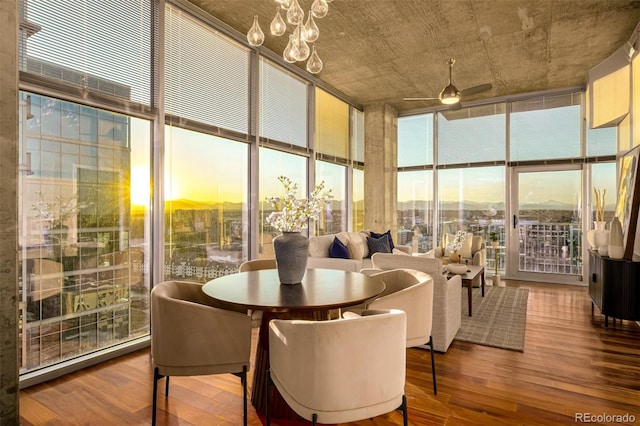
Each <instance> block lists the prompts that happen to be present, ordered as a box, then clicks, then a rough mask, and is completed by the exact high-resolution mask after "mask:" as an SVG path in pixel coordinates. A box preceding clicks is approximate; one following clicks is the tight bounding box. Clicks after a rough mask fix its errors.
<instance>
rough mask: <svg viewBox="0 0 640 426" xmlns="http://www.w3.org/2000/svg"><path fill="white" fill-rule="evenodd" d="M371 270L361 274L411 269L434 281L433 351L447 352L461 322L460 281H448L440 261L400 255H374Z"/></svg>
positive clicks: (457, 278) (450, 279)
mask: <svg viewBox="0 0 640 426" xmlns="http://www.w3.org/2000/svg"><path fill="white" fill-rule="evenodd" d="M371 261H372V268H369V269H363V270H362V272H363V273H367V274H372V273H375V272H377V271H384V270H389V269H414V270H417V271H421V272H424V273H426V274H429V275H431V277H432V278H433V326H432V329H431V336H432V337H433V348H434V350H436V351H438V352H446V351H447V349H449V345H451V342H452V341H453V338H454V337H455V336H456V333H457V332H458V329H459V328H460V324H461V322H462V307H461V305H462V278H461V277H460V275H456V276H454V277H452V278H449V279H447V276H446V275H445V274H444V273H443V270H442V262H440V260H439V259H434V258H431V257H427V256H426V255H420V256H404V255H400V254H395V255H394V254H384V253H375V254H374V255H373V256H372V257H371Z"/></svg>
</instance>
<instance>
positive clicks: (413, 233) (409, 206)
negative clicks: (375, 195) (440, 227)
mask: <svg viewBox="0 0 640 426" xmlns="http://www.w3.org/2000/svg"><path fill="white" fill-rule="evenodd" d="M397 185H398V186H397V188H398V235H397V239H396V241H398V243H399V244H411V245H412V247H413V251H414V252H417V253H425V252H427V251H429V250H430V249H431V248H432V247H433V226H434V219H435V218H434V208H433V200H434V198H433V194H434V190H433V114H421V115H416V116H408V117H400V118H398V183H397Z"/></svg>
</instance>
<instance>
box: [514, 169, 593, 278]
mask: <svg viewBox="0 0 640 426" xmlns="http://www.w3.org/2000/svg"><path fill="white" fill-rule="evenodd" d="M512 182H513V186H512V188H513V194H512V200H513V205H512V215H511V223H510V228H511V232H510V243H511V247H512V250H510V261H509V265H510V272H511V274H510V275H512V276H513V277H516V278H533V277H535V276H536V275H538V277H539V276H540V275H539V274H547V275H548V276H547V277H546V278H542V277H540V278H539V279H540V280H541V281H546V280H548V279H554V280H556V281H567V280H572V279H574V278H575V279H579V278H580V277H581V276H582V210H581V209H582V204H583V203H582V169H581V167H580V166H576V167H571V168H568V167H566V166H564V167H562V168H548V167H531V168H516V169H514V173H513V181H512ZM551 276H553V278H552V277H551Z"/></svg>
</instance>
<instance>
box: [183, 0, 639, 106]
mask: <svg viewBox="0 0 640 426" xmlns="http://www.w3.org/2000/svg"><path fill="white" fill-rule="evenodd" d="M298 1H299V2H300V5H301V6H302V8H303V9H305V10H306V12H305V13H308V10H309V8H310V6H311V3H312V0H298ZM191 3H193V4H194V5H196V6H198V7H199V8H201V9H203V10H204V11H206V12H208V13H210V14H211V15H213V16H215V17H216V18H218V19H220V20H221V21H223V22H225V23H226V24H228V25H229V26H231V27H232V28H234V29H236V30H238V31H239V32H241V33H243V34H246V32H247V31H248V29H249V27H250V26H251V24H252V22H253V15H258V16H259V20H260V25H261V27H262V29H263V31H264V32H265V42H264V45H263V46H264V47H266V48H268V49H270V50H272V51H274V52H277V53H278V54H281V53H282V51H283V49H284V47H285V45H286V42H287V40H288V37H287V36H286V35H285V36H282V37H274V36H272V35H270V34H269V24H270V22H271V20H272V19H273V16H274V15H275V11H276V3H275V0H191ZM639 20H640V0H334V1H332V2H331V3H329V13H328V15H327V16H325V17H324V18H322V19H317V20H316V23H317V25H318V27H319V28H320V38H319V40H318V41H317V42H316V45H317V49H318V54H319V55H320V57H321V58H322V60H323V62H324V69H323V70H322V72H321V73H320V74H318V75H317V77H318V78H319V79H321V80H323V81H325V82H326V83H328V84H330V85H331V86H333V87H334V88H335V89H337V90H338V91H340V92H342V93H343V94H344V95H346V96H347V97H348V98H349V99H350V100H351V101H352V102H355V103H356V104H360V105H367V104H375V103H386V104H390V105H392V106H393V107H394V108H395V109H396V110H397V111H399V112H401V111H406V110H412V109H419V108H427V107H432V106H437V105H439V101H437V100H432V101H412V102H411V101H403V98H405V97H437V95H438V93H439V92H440V90H442V88H443V87H444V86H445V85H446V84H447V83H448V65H447V64H446V61H447V59H448V58H455V59H456V64H455V66H454V68H453V83H454V84H455V85H456V86H457V87H458V89H460V90H463V89H466V88H469V87H472V86H476V85H480V84H485V83H491V84H492V85H493V88H492V89H491V90H489V91H486V92H483V93H481V94H477V95H474V96H470V97H468V98H465V99H463V103H464V101H473V100H478V99H485V98H495V97H502V96H509V95H514V94H521V93H527V92H536V91H541V90H548V89H562V88H567V87H574V86H584V85H585V84H586V81H587V72H588V70H589V69H591V68H592V67H593V66H595V65H597V64H599V63H600V62H602V61H603V60H604V59H606V58H607V57H608V56H609V55H611V54H612V53H613V52H615V51H616V50H617V49H619V48H621V47H622V46H623V45H624V44H625V43H626V42H627V41H628V40H629V39H630V38H631V36H632V34H633V31H634V29H635V27H636V24H637V23H638V21H639ZM289 32H290V30H288V31H287V34H289ZM299 65H300V67H302V68H304V63H302V64H299Z"/></svg>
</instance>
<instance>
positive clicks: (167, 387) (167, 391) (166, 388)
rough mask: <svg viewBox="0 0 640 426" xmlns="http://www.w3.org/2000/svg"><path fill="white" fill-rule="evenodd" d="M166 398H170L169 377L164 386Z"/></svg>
mask: <svg viewBox="0 0 640 426" xmlns="http://www.w3.org/2000/svg"><path fill="white" fill-rule="evenodd" d="M164 396H165V398H167V397H169V376H167V380H166V382H165V384H164Z"/></svg>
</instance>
